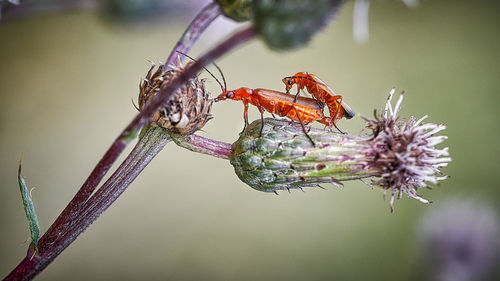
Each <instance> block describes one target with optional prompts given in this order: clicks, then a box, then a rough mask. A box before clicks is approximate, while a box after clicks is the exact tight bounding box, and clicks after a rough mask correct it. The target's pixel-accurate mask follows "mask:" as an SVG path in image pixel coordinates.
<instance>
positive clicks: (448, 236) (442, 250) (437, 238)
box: [418, 198, 500, 281]
mask: <svg viewBox="0 0 500 281" xmlns="http://www.w3.org/2000/svg"><path fill="white" fill-rule="evenodd" d="M418 235H419V243H420V244H421V252H422V254H423V256H422V261H421V263H422V265H421V266H422V268H426V269H427V270H425V271H426V272H425V274H426V275H427V276H426V278H425V280H433V281H473V280H489V278H488V277H489V275H490V274H491V273H492V271H493V269H495V267H498V258H499V257H500V256H499V254H500V251H499V250H500V240H499V237H500V221H499V217H498V215H497V210H495V209H494V208H492V207H490V206H488V204H486V203H484V200H472V199H463V198H455V199H448V200H446V201H443V202H440V204H439V205H437V206H433V207H432V208H431V209H430V210H429V211H428V212H427V213H426V214H425V216H424V217H423V218H422V221H421V223H420V224H419V227H418Z"/></svg>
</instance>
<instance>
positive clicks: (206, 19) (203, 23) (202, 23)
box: [164, 2, 221, 71]
mask: <svg viewBox="0 0 500 281" xmlns="http://www.w3.org/2000/svg"><path fill="white" fill-rule="evenodd" d="M220 14H221V11H220V8H219V5H218V4H217V3H216V2H212V3H210V4H208V5H207V6H205V8H203V9H202V10H201V11H200V13H198V15H197V16H196V17H195V18H194V19H193V21H192V22H191V23H190V24H189V26H188V28H187V29H186V31H184V34H182V37H181V39H180V40H179V41H178V42H177V44H176V45H175V47H174V49H173V50H172V52H171V53H170V56H169V57H168V59H167V60H166V62H165V65H166V66H167V67H166V68H165V69H164V71H167V70H168V69H169V65H175V61H176V59H177V55H178V53H177V52H182V53H185V54H187V53H188V52H189V50H191V47H192V46H193V44H194V43H195V42H196V41H197V40H198V38H199V37H200V35H201V34H202V33H203V31H205V29H206V28H207V27H208V26H209V25H210V23H211V22H212V21H213V20H215V19H216V18H217V17H218V16H219V15H220Z"/></svg>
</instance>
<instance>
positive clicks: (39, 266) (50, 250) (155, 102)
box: [4, 26, 255, 280]
mask: <svg viewBox="0 0 500 281" xmlns="http://www.w3.org/2000/svg"><path fill="white" fill-rule="evenodd" d="M254 36H255V32H254V30H253V28H252V27H251V26H250V27H247V28H245V29H243V30H241V31H239V32H236V33H235V34H233V35H232V36H230V37H229V38H228V39H226V40H225V41H223V42H221V43H220V44H219V45H217V46H216V47H215V48H214V49H212V50H211V51H209V52H208V53H206V54H205V55H204V56H202V57H201V58H200V59H199V60H198V61H197V62H195V63H194V64H192V65H190V66H189V67H187V68H186V69H185V71H184V72H183V73H182V74H181V75H179V76H178V77H176V78H175V79H173V80H172V81H171V82H170V83H169V84H168V85H167V86H166V87H164V88H162V90H161V91H160V92H159V93H158V94H157V95H156V96H155V97H154V98H152V99H151V100H150V102H149V103H147V104H146V105H145V106H144V108H143V109H142V111H141V112H140V113H139V114H138V115H137V116H136V117H135V118H134V119H133V120H132V121H131V122H130V124H129V125H128V126H127V127H126V128H125V129H124V130H123V132H122V133H121V134H120V136H119V137H118V138H117V139H116V141H115V142H114V143H113V144H112V145H111V147H110V149H109V150H108V152H107V153H106V154H105V156H104V157H103V159H101V161H100V162H99V164H98V166H97V167H96V168H95V169H94V171H93V173H92V174H91V175H90V176H89V179H88V180H87V181H88V182H89V184H88V185H85V184H84V187H85V191H82V192H80V191H79V192H78V193H77V195H76V196H75V197H77V198H76V199H75V198H74V199H73V200H72V202H73V201H77V203H76V205H73V206H68V207H67V209H68V208H69V211H68V212H67V213H64V211H63V213H64V215H65V216H62V215H63V214H61V216H60V219H59V218H58V220H57V221H56V223H54V225H53V227H51V229H53V231H51V232H47V233H46V234H45V235H44V239H45V240H44V241H45V242H44V247H43V250H42V249H40V252H39V254H38V255H33V253H32V252H31V250H28V254H27V256H26V257H25V258H24V260H23V261H21V263H20V264H19V265H18V266H17V267H16V268H15V269H14V270H13V271H12V272H11V273H10V274H9V275H8V276H7V277H6V278H5V279H4V280H31V279H33V278H34V277H35V276H36V275H37V274H38V273H40V272H41V271H42V270H43V269H44V268H46V267H47V266H48V265H49V264H50V263H51V262H52V261H53V260H54V259H55V258H56V257H57V256H58V255H59V254H60V253H61V252H62V251H63V250H64V249H65V248H66V247H68V246H69V245H70V244H71V243H72V242H73V241H74V240H75V239H76V238H77V237H78V236H79V235H80V234H81V233H82V232H83V231H84V230H85V229H86V228H87V227H88V226H89V225H90V224H91V223H92V222H94V221H95V220H96V219H97V218H98V217H99V215H100V214H101V213H102V212H104V211H105V210H106V209H107V208H108V207H109V206H110V205H111V204H112V203H113V202H114V201H115V200H116V199H117V198H118V196H119V195H120V194H122V193H123V191H124V190H125V189H126V188H127V187H128V185H129V184H130V183H131V182H132V181H133V180H134V179H135V178H136V177H137V175H138V174H139V173H140V172H141V171H142V169H144V167H145V166H146V165H147V164H148V163H149V162H150V161H151V160H152V158H153V157H154V156H155V155H156V154H157V153H158V152H159V151H160V150H161V148H160V149H158V150H149V151H148V153H150V155H151V157H149V158H148V157H146V156H147V155H146V154H142V152H141V153H136V154H134V153H131V154H130V155H129V157H127V159H126V160H125V161H124V162H123V163H122V165H120V167H119V168H118V169H117V170H116V171H115V173H114V174H113V175H112V176H111V178H110V179H109V180H108V181H107V182H106V183H105V184H104V185H103V186H102V187H101V188H100V189H99V190H98V191H97V192H96V194H95V195H94V196H92V197H91V198H90V199H89V200H88V201H86V199H87V198H88V196H90V194H91V193H92V192H90V193H88V191H89V190H92V191H93V190H94V188H95V186H96V185H97V184H98V183H99V181H100V180H101V179H102V177H103V176H104V174H105V172H107V171H108V170H109V166H110V165H111V163H113V161H114V160H115V159H116V157H118V155H119V154H120V152H121V151H122V150H123V148H124V147H125V144H127V143H128V142H129V141H130V139H131V137H130V136H132V135H135V132H137V131H138V130H139V129H140V128H141V127H142V126H144V125H146V124H147V123H148V122H149V121H150V119H151V116H152V115H153V114H154V113H155V112H156V111H157V110H158V109H159V108H160V107H161V106H162V105H163V104H164V103H165V102H166V101H167V100H168V99H169V97H170V96H171V95H172V94H173V93H174V92H175V91H176V90H177V89H178V88H179V87H180V86H181V85H182V84H184V83H186V82H187V81H188V80H189V79H190V78H191V77H193V76H194V75H196V74H197V73H198V72H199V71H200V70H201V69H202V68H203V66H204V65H206V64H208V63H210V62H212V61H214V60H215V59H217V58H219V57H221V56H222V55H224V54H226V53H227V52H229V51H230V50H232V49H233V48H235V47H237V46H239V45H241V44H243V43H245V42H247V41H248V40H250V39H252V38H253V37H254ZM157 129H158V130H161V129H160V128H157ZM153 131H155V132H158V131H157V130H153ZM141 139H142V138H141ZM164 140H166V138H165V139H164ZM157 141H162V139H158V140H157ZM160 144H161V143H160ZM165 144H166V142H165ZM137 147H141V148H142V149H144V148H146V146H144V147H142V146H141V144H140V143H138V144H137V145H136V148H137ZM151 149H152V148H151ZM134 157H143V158H141V159H140V160H138V161H136V158H134ZM110 159H112V160H113V161H110ZM102 163H104V164H105V165H101V164H102ZM86 183H87V182H86ZM94 184H95V185H94ZM85 196H86V197H85ZM85 201H86V202H85ZM83 204H84V205H83ZM57 223H59V224H57ZM31 248H32V247H30V249H31Z"/></svg>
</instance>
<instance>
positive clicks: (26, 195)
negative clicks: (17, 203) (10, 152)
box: [17, 160, 40, 253]
mask: <svg viewBox="0 0 500 281" xmlns="http://www.w3.org/2000/svg"><path fill="white" fill-rule="evenodd" d="M21 165H22V163H21V160H19V170H18V172H17V179H18V181H19V189H20V190H21V197H22V199H23V205H24V211H25V212H26V218H27V219H28V224H29V227H30V232H31V241H32V242H33V245H34V247H35V253H37V252H38V240H39V239H40V226H39V225H38V218H37V216H36V212H35V206H34V205H33V200H32V199H31V195H30V192H29V190H28V188H27V187H26V181H25V180H24V178H23V176H22V175H21Z"/></svg>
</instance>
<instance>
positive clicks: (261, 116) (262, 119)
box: [259, 107, 264, 137]
mask: <svg viewBox="0 0 500 281" xmlns="http://www.w3.org/2000/svg"><path fill="white" fill-rule="evenodd" d="M259 111H260V135H259V137H262V131H263V130H264V109H262V108H261V107H259Z"/></svg>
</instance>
